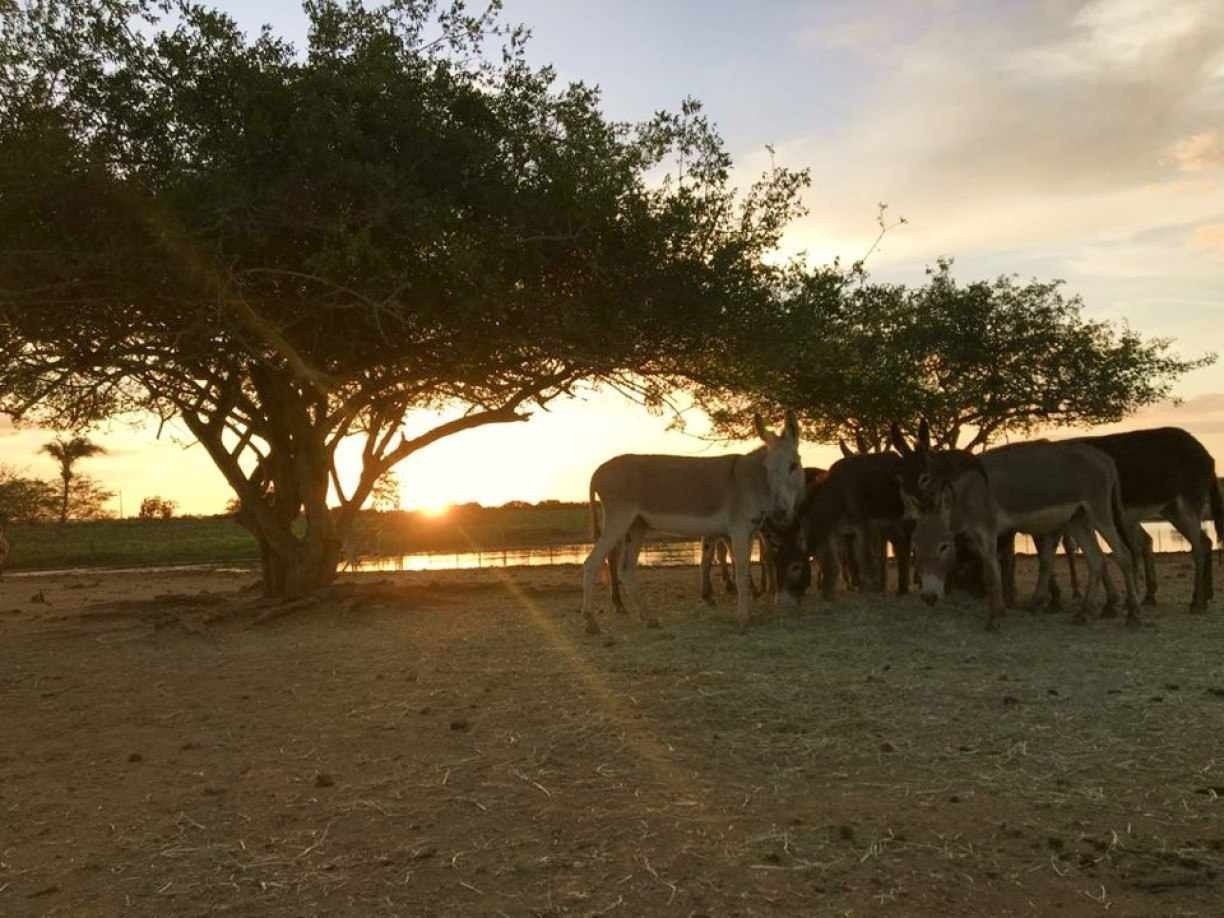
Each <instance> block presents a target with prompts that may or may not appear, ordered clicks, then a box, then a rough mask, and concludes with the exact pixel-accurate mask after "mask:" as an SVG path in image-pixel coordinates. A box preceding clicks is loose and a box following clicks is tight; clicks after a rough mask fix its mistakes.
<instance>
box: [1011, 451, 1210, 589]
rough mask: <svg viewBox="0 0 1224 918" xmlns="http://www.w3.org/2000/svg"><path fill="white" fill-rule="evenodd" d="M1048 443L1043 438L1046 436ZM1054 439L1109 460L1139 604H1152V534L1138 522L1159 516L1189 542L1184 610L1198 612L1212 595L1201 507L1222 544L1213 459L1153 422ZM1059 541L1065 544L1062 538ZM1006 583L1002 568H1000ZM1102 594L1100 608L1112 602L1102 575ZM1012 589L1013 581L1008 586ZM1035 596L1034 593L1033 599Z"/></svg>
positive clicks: (1109, 583)
mask: <svg viewBox="0 0 1224 918" xmlns="http://www.w3.org/2000/svg"><path fill="white" fill-rule="evenodd" d="M1046 442H1048V441H1046ZM1056 442H1060V443H1082V444H1085V445H1087V446H1091V447H1094V448H1095V449H1099V450H1101V451H1102V452H1104V453H1106V454H1107V455H1109V457H1110V458H1111V459H1113V460H1114V465H1115V466H1117V469H1118V482H1119V484H1120V486H1121V489H1122V508H1123V516H1124V519H1125V522H1126V527H1127V535H1128V536H1129V537H1130V541H1131V542H1132V544H1133V545H1134V546H1135V547H1136V548H1137V549H1138V551H1136V553H1135V558H1134V561H1135V570H1136V575H1135V576H1136V581H1137V580H1138V562H1139V556H1140V555H1142V560H1143V573H1144V597H1143V605H1155V604H1156V587H1157V583H1156V564H1155V555H1154V552H1153V546H1152V537H1151V536H1150V535H1149V534H1148V533H1147V531H1146V530H1145V529H1144V528H1143V526H1142V525H1141V523H1143V522H1144V521H1148V520H1154V519H1158V518H1161V517H1163V518H1164V519H1165V520H1167V521H1168V522H1169V523H1171V524H1172V525H1173V527H1174V528H1175V529H1177V531H1178V532H1180V533H1181V534H1182V536H1183V537H1184V538H1185V539H1186V541H1187V542H1189V543H1190V550H1191V553H1192V556H1193V559H1194V588H1193V595H1192V597H1191V600H1190V611H1192V612H1201V611H1203V610H1204V609H1206V607H1207V603H1208V602H1209V601H1210V600H1211V599H1212V597H1213V595H1214V592H1215V590H1214V584H1213V583H1212V579H1213V578H1212V569H1211V541H1210V539H1209V537H1208V536H1207V535H1206V534H1205V533H1204V532H1203V531H1202V526H1201V518H1202V515H1203V510H1204V508H1206V509H1207V510H1208V513H1209V514H1210V518H1211V519H1212V520H1213V521H1214V523H1215V531H1216V541H1217V542H1219V543H1221V544H1224V504H1222V502H1221V499H1220V491H1219V487H1218V486H1217V482H1216V477H1215V460H1214V459H1213V458H1212V457H1211V454H1210V453H1208V452H1207V450H1206V448H1205V447H1204V446H1203V444H1202V443H1200V442H1199V441H1198V440H1197V439H1195V437H1194V436H1192V435H1191V434H1190V433H1188V432H1187V431H1185V430H1182V429H1181V428H1179V427H1157V428H1151V429H1148V430H1135V431H1129V432H1127V433H1119V434H1109V435H1107V436H1099V437H1076V438H1074V439H1071V440H1060V441H1056ZM1064 544H1065V543H1064ZM1067 547H1068V554H1067V558H1068V564H1069V565H1070V571H1071V576H1072V587H1073V590H1074V587H1075V582H1074V581H1075V562H1074V555H1073V554H1072V553H1071V552H1072V550H1073V546H1070V545H1069V546H1067ZM1004 574H1005V576H1004V587H1005V589H1006V588H1007V580H1008V579H1009V578H1008V576H1007V571H1005V572H1004ZM1103 576H1104V580H1105V591H1106V594H1107V596H1108V598H1107V600H1106V608H1107V609H1112V608H1113V607H1115V606H1116V604H1117V598H1118V597H1117V590H1116V589H1115V587H1114V584H1113V582H1112V581H1111V580H1110V579H1109V575H1108V573H1105V574H1104V575H1103ZM1050 588H1051V596H1050V598H1051V599H1052V600H1054V601H1055V603H1057V594H1058V589H1057V583H1056V581H1054V580H1051V581H1050ZM1012 589H1013V590H1014V584H1013V586H1012ZM1039 599H1040V598H1039Z"/></svg>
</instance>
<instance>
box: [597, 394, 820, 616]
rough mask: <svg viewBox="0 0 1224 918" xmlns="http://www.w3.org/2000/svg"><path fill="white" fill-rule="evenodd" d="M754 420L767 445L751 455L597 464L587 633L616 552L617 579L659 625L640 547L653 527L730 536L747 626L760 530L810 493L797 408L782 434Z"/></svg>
mask: <svg viewBox="0 0 1224 918" xmlns="http://www.w3.org/2000/svg"><path fill="white" fill-rule="evenodd" d="M754 420H755V424H756V431H757V434H758V435H759V436H760V437H761V439H762V440H763V441H764V444H765V445H764V446H761V447H759V448H757V449H756V450H754V451H753V452H751V453H748V454H747V455H731V456H715V457H689V456H638V455H623V456H617V457H615V458H613V459H609V460H608V461H607V462H605V463H604V464H603V465H601V466H600V467H599V468H597V469H596V470H595V473H594V474H593V475H592V476H591V486H590V505H591V528H592V531H593V533H594V536H595V547H594V548H593V549H592V550H591V554H590V555H589V556H588V557H587V559H586V563H585V564H584V565H583V572H582V614H583V616H584V617H585V618H586V629H587V633H589V634H598V633H599V624H598V623H597V622H596V621H595V615H594V610H593V593H594V589H595V578H596V576H597V575H598V574H599V569H600V566H601V565H602V564H603V563H604V559H605V558H607V557H608V555H609V554H610V553H611V552H613V551H616V552H617V553H618V554H619V558H614V559H613V560H612V563H610V564H609V570H610V571H611V572H612V574H613V578H614V581H613V582H614V584H615V578H616V575H617V574H619V575H620V578H621V579H623V580H624V585H625V587H626V589H625V594H626V596H627V598H628V599H629V601H630V604H631V605H634V606H636V607H637V609H638V614H639V616H640V617H641V618H642V620H643V621H644V622H646V624H647V625H650V626H652V627H657V625H658V620H657V619H656V618H655V616H654V615H653V614H650V613H647V611H646V609H645V607H644V606H643V605H642V603H641V598H640V597H639V596H638V594H637V559H638V553H639V551H640V550H641V547H642V542H643V540H644V538H645V536H646V533H647V532H649V531H651V530H655V531H662V532H673V533H676V534H678V535H686V536H696V537H699V538H704V537H706V536H727V537H729V538H730V540H731V553H732V555H733V556H734V559H735V579H736V587H737V590H738V601H737V603H736V619H737V620H738V622H739V627H740V630H741V631H742V630H744V629H745V628H747V626H748V618H749V613H750V611H751V608H752V586H751V584H752V578H751V573H750V571H749V567H748V555H749V551H750V549H751V545H752V537H753V534H754V533H755V532H756V531H757V530H758V529H760V528H761V526H762V524H764V523H765V522H766V521H767V520H768V521H771V522H773V523H774V524H777V525H781V526H785V525H787V524H788V523H789V522H790V520H791V517H792V516H793V515H794V512H795V506H796V504H798V502H799V499H800V497H802V495H803V467H802V465H800V463H799V424H798V422H797V421H796V420H795V416H794V414H793V413H791V412H788V413H787V415H786V424H785V426H784V427H783V431H782V433H781V434H774V433H772V432H770V431H768V430H766V429H765V425H764V424H763V423H762V422H761V419H760V418H759V417H758V418H755V419H754ZM596 497H598V498H599V507H597V505H596V500H595V499H596ZM600 508H602V514H601V512H600ZM601 516H602V525H601Z"/></svg>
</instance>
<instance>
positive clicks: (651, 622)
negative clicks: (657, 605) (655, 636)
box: [646, 618, 659, 628]
mask: <svg viewBox="0 0 1224 918" xmlns="http://www.w3.org/2000/svg"><path fill="white" fill-rule="evenodd" d="M646 627H647V628H658V627H659V620H658V619H657V618H648V619H646Z"/></svg>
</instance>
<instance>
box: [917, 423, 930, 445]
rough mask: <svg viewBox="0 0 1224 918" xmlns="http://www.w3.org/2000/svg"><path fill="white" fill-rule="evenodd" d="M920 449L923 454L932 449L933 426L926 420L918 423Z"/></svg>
mask: <svg viewBox="0 0 1224 918" xmlns="http://www.w3.org/2000/svg"><path fill="white" fill-rule="evenodd" d="M918 448H919V449H920V450H922V451H923V452H926V451H927V450H929V449H930V448H931V425H930V424H928V423H927V419H926V418H923V419H922V420H921V421H919V422H918Z"/></svg>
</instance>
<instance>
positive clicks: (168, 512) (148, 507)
mask: <svg viewBox="0 0 1224 918" xmlns="http://www.w3.org/2000/svg"><path fill="white" fill-rule="evenodd" d="M177 509H178V503H177V502H176V501H172V500H166V498H164V497H158V496H157V495H154V496H152V497H146V498H145V499H144V500H142V501H141V502H140V511H139V512H138V513H137V514H136V515H137V517H138V518H139V519H142V520H168V519H173V518H174V511H175V510H177Z"/></svg>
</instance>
